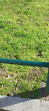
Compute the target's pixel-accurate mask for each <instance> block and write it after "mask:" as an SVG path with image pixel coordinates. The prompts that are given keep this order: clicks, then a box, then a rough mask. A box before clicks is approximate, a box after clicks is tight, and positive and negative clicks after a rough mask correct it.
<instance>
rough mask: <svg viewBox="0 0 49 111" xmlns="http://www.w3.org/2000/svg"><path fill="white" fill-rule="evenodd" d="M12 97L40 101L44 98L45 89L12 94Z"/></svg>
mask: <svg viewBox="0 0 49 111" xmlns="http://www.w3.org/2000/svg"><path fill="white" fill-rule="evenodd" d="M13 96H14V97H22V98H30V99H40V98H42V97H46V96H47V95H46V87H43V88H39V89H35V90H33V91H23V92H21V93H18V94H16V93H14V94H13Z"/></svg>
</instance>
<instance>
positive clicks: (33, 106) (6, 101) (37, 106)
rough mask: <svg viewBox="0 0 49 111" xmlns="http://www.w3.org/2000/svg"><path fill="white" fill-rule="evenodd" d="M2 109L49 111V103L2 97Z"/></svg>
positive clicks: (12, 110) (0, 103) (0, 104)
mask: <svg viewBox="0 0 49 111" xmlns="http://www.w3.org/2000/svg"><path fill="white" fill-rule="evenodd" d="M0 109H4V110H9V111H49V101H40V100H38V99H26V98H19V97H9V96H1V95H0Z"/></svg>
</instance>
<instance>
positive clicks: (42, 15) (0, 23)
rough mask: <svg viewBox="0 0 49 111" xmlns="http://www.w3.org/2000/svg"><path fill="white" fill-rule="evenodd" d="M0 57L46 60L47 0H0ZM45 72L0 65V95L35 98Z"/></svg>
mask: <svg viewBox="0 0 49 111" xmlns="http://www.w3.org/2000/svg"><path fill="white" fill-rule="evenodd" d="M0 58H8V59H18V60H29V61H41V62H49V0H40V1H39V0H19V1H18V0H0ZM47 73H48V72H47V69H46V68H38V67H30V66H20V65H9V64H0V94H2V95H12V96H13V95H16V96H21V97H29V98H38V97H39V88H40V86H41V84H46V81H47Z"/></svg>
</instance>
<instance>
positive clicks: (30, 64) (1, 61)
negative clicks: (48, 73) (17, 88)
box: [0, 58, 49, 67]
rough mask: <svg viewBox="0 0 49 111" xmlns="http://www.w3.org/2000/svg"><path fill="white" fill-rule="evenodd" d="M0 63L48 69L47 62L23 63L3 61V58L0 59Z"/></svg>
mask: <svg viewBox="0 0 49 111" xmlns="http://www.w3.org/2000/svg"><path fill="white" fill-rule="evenodd" d="M0 63H7V64H17V65H27V66H37V67H49V63H48V62H35V61H24V60H15V59H3V58H0Z"/></svg>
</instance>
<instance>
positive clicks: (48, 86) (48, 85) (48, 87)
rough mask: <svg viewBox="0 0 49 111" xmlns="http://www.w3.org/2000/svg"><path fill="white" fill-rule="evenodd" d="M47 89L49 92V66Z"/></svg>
mask: <svg viewBox="0 0 49 111" xmlns="http://www.w3.org/2000/svg"><path fill="white" fill-rule="evenodd" d="M46 90H47V93H48V94H49V68H48V77H47V83H46Z"/></svg>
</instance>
